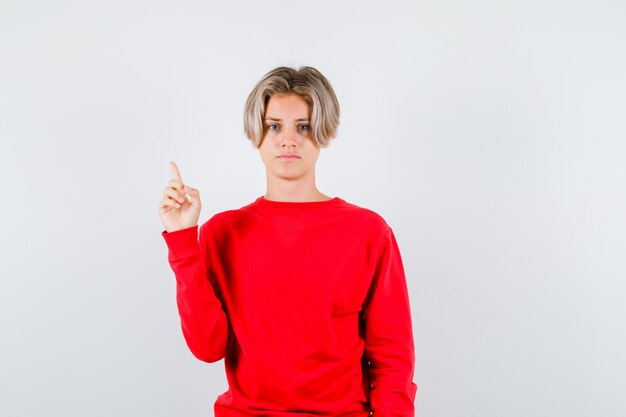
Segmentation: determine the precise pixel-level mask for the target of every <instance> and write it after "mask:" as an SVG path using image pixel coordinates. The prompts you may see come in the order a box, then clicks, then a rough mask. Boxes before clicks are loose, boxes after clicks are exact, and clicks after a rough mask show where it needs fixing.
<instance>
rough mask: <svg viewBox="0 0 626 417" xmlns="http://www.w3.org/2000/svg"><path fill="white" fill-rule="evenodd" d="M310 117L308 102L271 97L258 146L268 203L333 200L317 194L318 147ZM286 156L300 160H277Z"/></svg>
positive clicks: (292, 96) (296, 97) (285, 96)
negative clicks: (294, 156) (263, 166)
mask: <svg viewBox="0 0 626 417" xmlns="http://www.w3.org/2000/svg"><path fill="white" fill-rule="evenodd" d="M310 114H311V111H310V108H309V105H308V103H307V102H306V101H305V100H304V99H303V98H302V97H300V96H299V95H296V94H275V95H273V96H272V97H270V99H269V101H268V103H267V107H266V109H265V119H264V121H263V126H264V129H263V134H264V136H263V139H262V141H261V145H260V146H259V153H260V155H261V160H262V161H263V164H264V165H265V176H266V185H267V188H266V192H265V195H264V197H265V198H266V199H267V200H274V201H291V202H306V201H325V200H330V199H331V198H332V197H329V196H327V195H325V194H323V193H322V192H320V191H319V190H318V189H317V186H316V184H315V164H316V162H317V158H318V156H319V153H320V148H319V147H318V146H317V144H316V143H315V141H314V140H313V138H312V137H311V127H310ZM286 153H294V154H296V155H297V156H298V157H299V158H297V159H295V160H286V159H284V158H280V155H284V154H286Z"/></svg>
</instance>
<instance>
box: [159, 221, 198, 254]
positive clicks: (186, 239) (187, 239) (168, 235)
mask: <svg viewBox="0 0 626 417" xmlns="http://www.w3.org/2000/svg"><path fill="white" fill-rule="evenodd" d="M161 236H163V239H165V243H166V244H167V248H168V250H169V256H168V258H169V260H170V261H173V260H176V259H181V258H187V257H189V256H192V255H196V254H197V253H198V252H199V251H200V245H199V244H198V225H197V224H196V225H194V226H191V227H188V228H186V229H180V230H176V231H175V232H168V231H167V230H163V231H162V232H161Z"/></svg>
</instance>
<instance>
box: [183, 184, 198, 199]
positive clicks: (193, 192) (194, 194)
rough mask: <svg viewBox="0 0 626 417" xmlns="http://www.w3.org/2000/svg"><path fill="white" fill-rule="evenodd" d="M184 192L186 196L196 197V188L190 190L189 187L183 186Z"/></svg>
mask: <svg viewBox="0 0 626 417" xmlns="http://www.w3.org/2000/svg"><path fill="white" fill-rule="evenodd" d="M184 191H185V192H186V193H187V194H189V195H192V196H197V195H198V190H197V189H196V188H191V187H189V186H187V185H185V189H184Z"/></svg>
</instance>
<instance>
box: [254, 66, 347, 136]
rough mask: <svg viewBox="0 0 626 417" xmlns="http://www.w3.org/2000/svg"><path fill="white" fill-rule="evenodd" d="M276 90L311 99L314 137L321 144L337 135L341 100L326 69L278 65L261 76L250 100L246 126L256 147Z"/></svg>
mask: <svg viewBox="0 0 626 417" xmlns="http://www.w3.org/2000/svg"><path fill="white" fill-rule="evenodd" d="M274 94H297V95H299V96H300V97H302V98H303V99H304V100H305V101H306V102H307V103H308V105H309V109H310V111H311V133H312V138H313V141H314V142H315V143H316V144H317V146H318V147H321V148H325V147H327V146H328V145H329V143H330V140H331V139H332V138H334V137H335V136H336V135H337V127H338V126H339V102H338V101H337V96H335V92H334V91H333V88H332V87H331V85H330V83H329V82H328V80H327V79H326V78H325V77H324V76H323V75H322V73H320V72H319V71H318V70H316V69H315V68H313V67H300V68H298V69H297V70H296V69H294V68H290V67H277V68H274V69H273V70H271V71H270V72H268V73H267V74H265V75H264V76H263V78H261V80H260V81H259V82H258V83H257V85H256V86H255V87H254V89H253V90H252V92H251V93H250V95H249V96H248V99H247V100H246V106H245V110H244V114H243V129H244V132H245V133H246V136H247V137H248V139H250V141H251V142H252V145H253V146H254V147H255V148H258V147H259V146H261V142H262V141H263V137H264V133H265V132H264V128H263V118H264V117H265V109H266V107H267V103H268V101H269V99H270V97H271V96H273V95H274Z"/></svg>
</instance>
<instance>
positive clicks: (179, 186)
mask: <svg viewBox="0 0 626 417" xmlns="http://www.w3.org/2000/svg"><path fill="white" fill-rule="evenodd" d="M167 184H168V185H169V186H170V187H171V188H173V189H175V190H178V191H183V188H184V185H183V183H182V182H180V181H178V180H175V179H174V178H172V179H171V180H169V182H168V183H167Z"/></svg>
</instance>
